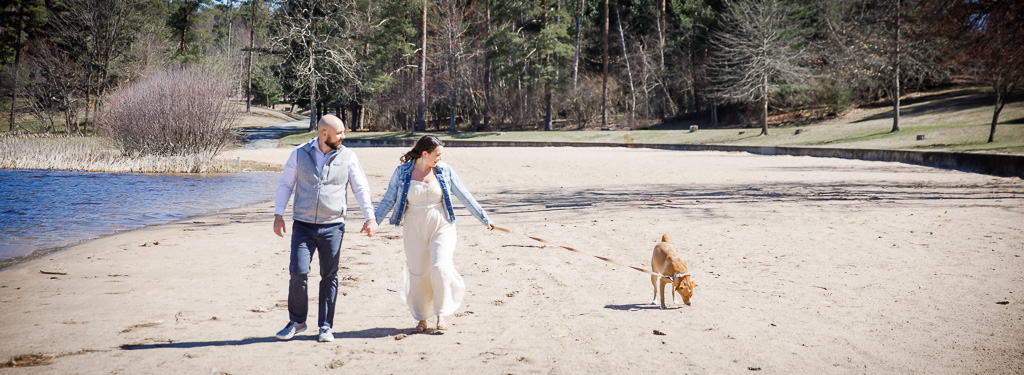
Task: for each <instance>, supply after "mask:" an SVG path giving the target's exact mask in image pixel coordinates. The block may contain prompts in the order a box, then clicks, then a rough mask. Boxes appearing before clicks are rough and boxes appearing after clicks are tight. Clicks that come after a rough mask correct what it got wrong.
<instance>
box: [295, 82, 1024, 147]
mask: <svg viewBox="0 0 1024 375" xmlns="http://www.w3.org/2000/svg"><path fill="white" fill-rule="evenodd" d="M992 105H993V100H992V99H991V96H990V95H989V94H988V93H987V92H986V91H984V90H981V89H957V90H950V91H941V92H935V93H925V94H920V95H913V96H909V97H907V98H905V99H904V100H903V105H902V106H901V109H900V113H901V116H900V127H901V128H902V131H900V132H897V133H891V132H890V130H891V129H892V108H891V107H890V106H888V105H884V106H880V107H866V108H858V109H855V110H852V111H850V112H849V113H847V114H845V115H844V116H842V117H840V118H837V119H834V120H830V121H826V122H822V123H816V124H810V125H804V126H799V127H796V126H788V127H778V128H776V127H773V128H771V129H769V131H770V132H771V135H768V136H764V137H760V136H758V134H759V133H760V131H759V129H737V128H729V129H701V130H698V131H697V132H695V133H690V132H689V131H687V130H632V131H627V130H622V131H597V130H584V131H578V130H566V131H552V132H542V131H525V132H504V134H502V135H497V133H495V132H478V133H458V134H454V135H450V134H448V133H446V132H440V133H431V134H436V135H438V136H439V137H441V138H442V139H468V140H486V141H564V142H611V143H626V142H629V140H632V141H633V142H635V143H669V144H674V143H682V144H730V145H760V146H814V147H843V148H877V149H918V150H948V151H973V152H996V153H1016V154H1024V101H1020V100H1018V101H1016V102H1014V103H1010V104H1007V105H1006V107H1005V108H1004V109H1003V112H1002V113H1001V114H1000V117H999V118H1000V123H999V125H998V127H997V129H996V141H995V142H993V143H987V142H986V141H987V140H988V131H989V123H990V122H991V119H992ZM797 128H800V129H803V132H802V133H801V134H799V135H797V134H794V133H795V131H794V130H795V129H797ZM741 132H742V134H741ZM918 134H923V135H925V140H923V141H918V140H916V137H917V135H918ZM421 135H422V134H415V135H413V134H410V133H405V132H400V133H373V132H350V133H349V134H348V137H349V138H350V139H415V138H418V137H419V136H421ZM312 137H313V135H312V134H298V135H293V136H290V137H286V138H284V139H282V141H281V143H282V144H297V143H301V142H304V141H306V140H309V139H310V138H312Z"/></svg>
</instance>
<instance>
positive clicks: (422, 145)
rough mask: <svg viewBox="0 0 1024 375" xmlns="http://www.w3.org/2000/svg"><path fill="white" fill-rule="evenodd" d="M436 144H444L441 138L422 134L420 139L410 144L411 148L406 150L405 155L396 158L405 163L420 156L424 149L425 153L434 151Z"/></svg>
mask: <svg viewBox="0 0 1024 375" xmlns="http://www.w3.org/2000/svg"><path fill="white" fill-rule="evenodd" d="M437 146H444V142H441V140H440V139H437V137H435V136H432V135H424V136H423V137H422V138H420V140H418V141H416V145H415V146H412V150H409V152H406V153H405V155H402V157H401V158H399V159H398V160H401V161H402V163H407V162H409V161H410V160H416V159H419V158H420V156H421V155H423V152H424V151H426V152H427V153H431V152H434V149H435V148H437Z"/></svg>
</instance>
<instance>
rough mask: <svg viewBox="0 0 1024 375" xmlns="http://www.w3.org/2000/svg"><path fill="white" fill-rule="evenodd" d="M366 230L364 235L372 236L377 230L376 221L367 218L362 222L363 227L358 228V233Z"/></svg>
mask: <svg viewBox="0 0 1024 375" xmlns="http://www.w3.org/2000/svg"><path fill="white" fill-rule="evenodd" d="M363 232H366V237H373V234H374V233H375V232H377V221H376V220H367V221H366V222H365V223H363V229H360V230H359V233H363Z"/></svg>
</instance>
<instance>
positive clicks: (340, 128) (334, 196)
mask: <svg viewBox="0 0 1024 375" xmlns="http://www.w3.org/2000/svg"><path fill="white" fill-rule="evenodd" d="M317 129H318V130H319V132H320V134H319V136H318V137H316V138H314V139H313V140H311V141H309V142H307V143H305V144H303V145H301V146H299V147H296V148H295V150H293V151H292V153H291V156H289V157H288V161H287V162H286V163H285V165H284V172H283V173H282V174H281V183H280V184H279V185H278V187H277V192H276V193H275V194H274V233H275V234H277V235H278V236H279V237H284V233H285V232H286V230H285V224H284V216H283V215H284V209H285V207H286V206H287V205H288V199H289V198H290V197H291V195H292V191H294V192H295V201H294V203H293V204H292V218H293V219H294V221H293V222H292V245H291V258H290V261H289V264H288V273H289V274H291V281H290V282H289V285H288V316H289V319H290V321H289V322H288V325H287V326H285V327H284V329H282V330H281V331H280V332H278V333H277V338H278V339H279V340H289V339H291V338H292V337H293V336H295V334H296V333H299V332H302V331H304V330H305V329H306V314H307V312H308V307H309V297H308V295H307V294H306V285H307V278H308V276H309V266H310V261H311V259H312V258H313V253H314V252H317V251H318V252H319V255H320V299H319V306H318V309H317V310H318V311H317V327H320V332H319V336H318V340H319V341H320V342H330V341H334V334H332V333H331V327H333V326H334V304H335V300H336V299H337V296H338V263H339V261H340V258H341V240H342V237H343V236H344V234H345V208H346V207H347V204H346V202H345V200H346V191H345V189H346V187H347V186H349V185H351V186H352V193H353V194H354V195H355V197H356V201H357V202H359V209H360V210H361V211H362V212H363V218H364V219H366V222H364V223H363V229H361V230H360V231H359V232H360V233H362V232H366V235H367V236H369V237H373V233H374V232H375V231H376V230H377V220H376V218H375V217H374V213H373V211H374V209H373V203H372V202H371V201H370V189H369V187H368V186H367V183H366V175H365V174H364V173H363V167H362V166H360V165H359V159H358V158H356V155H355V153H353V152H352V150H349V149H348V148H346V147H344V146H342V145H341V141H342V140H344V139H345V124H343V123H342V121H341V119H339V118H337V117H335V116H332V115H326V116H324V117H323V118H321V119H320V122H319V123H318V124H317Z"/></svg>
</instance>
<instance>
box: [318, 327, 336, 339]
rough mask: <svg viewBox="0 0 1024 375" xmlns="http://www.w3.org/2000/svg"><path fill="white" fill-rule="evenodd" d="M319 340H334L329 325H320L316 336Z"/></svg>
mask: <svg viewBox="0 0 1024 375" xmlns="http://www.w3.org/2000/svg"><path fill="white" fill-rule="evenodd" d="M317 339H318V340H319V341H320V342H331V341H334V334H333V333H331V328H330V327H326V326H324V327H320V336H319V337H318V338H317Z"/></svg>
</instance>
